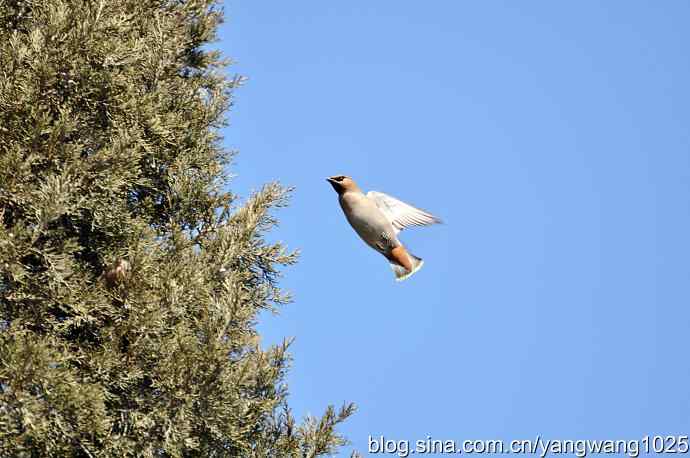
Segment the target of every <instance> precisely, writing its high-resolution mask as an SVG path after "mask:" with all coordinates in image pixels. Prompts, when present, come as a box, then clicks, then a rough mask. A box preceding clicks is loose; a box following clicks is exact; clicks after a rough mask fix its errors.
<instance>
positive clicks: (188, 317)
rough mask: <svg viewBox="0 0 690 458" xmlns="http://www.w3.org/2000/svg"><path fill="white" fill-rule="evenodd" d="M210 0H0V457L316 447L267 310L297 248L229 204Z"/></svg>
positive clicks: (275, 200)
mask: <svg viewBox="0 0 690 458" xmlns="http://www.w3.org/2000/svg"><path fill="white" fill-rule="evenodd" d="M221 19H222V12H221V10H220V9H219V7H218V5H217V4H215V2H214V1H213V0H0V34H1V35H0V38H1V39H0V222H1V224H0V456H17V457H44V456H51V457H69V456H89V457H90V456H94V457H96V456H102V457H110V456H112V457H126V456H156V457H164V456H171V457H182V456H185V457H187V456H189V457H191V456H199V457H215V456H253V457H263V456H277V457H279V456H290V457H293V456H310V457H311V456H318V455H323V454H330V453H334V452H335V451H336V449H337V448H338V446H340V445H342V444H343V443H344V442H345V441H344V439H343V438H342V437H341V436H339V435H338V434H337V432H336V431H335V427H336V426H337V424H338V423H340V422H341V421H342V420H344V419H345V418H347V417H348V416H349V415H350V414H351V413H352V412H353V406H352V405H349V404H347V405H344V406H343V407H342V408H341V409H337V410H336V409H334V408H332V407H329V408H328V409H327V411H326V412H325V414H324V415H323V416H322V417H321V418H311V417H308V418H306V419H305V420H304V421H303V422H302V423H298V424H296V422H295V419H294V418H293V416H292V415H291V413H290V410H289V408H288V406H287V403H286V396H287V391H286V387H285V384H284V377H285V373H286V370H287V368H288V365H289V355H288V353H287V351H286V350H287V346H288V343H287V342H286V343H285V344H283V345H278V346H275V347H272V348H270V349H268V350H265V351H264V350H262V349H261V347H260V346H259V338H258V337H259V336H258V335H257V333H256V330H255V324H256V317H257V313H259V311H261V310H264V309H271V310H275V308H276V307H278V306H280V305H281V304H284V303H286V302H287V301H289V296H288V295H287V294H285V293H284V292H283V291H281V289H280V288H279V287H278V285H277V280H278V277H279V271H280V268H281V266H286V265H289V264H292V263H293V262H295V258H296V256H295V253H293V252H289V251H287V250H286V248H285V247H284V246H283V245H281V244H278V243H276V244H273V243H268V242H267V241H266V240H265V239H264V234H265V232H266V231H267V230H269V229H270V228H271V227H272V226H274V225H275V224H276V221H275V219H274V218H273V217H272V216H271V214H270V213H269V212H270V209H271V208H274V207H280V206H283V205H284V204H285V203H286V198H287V194H288V193H289V190H288V189H285V188H283V187H281V186H280V185H278V184H276V183H273V184H269V185H266V186H265V187H264V188H263V189H262V190H260V191H259V192H257V193H256V194H254V195H253V196H251V198H249V199H248V200H247V201H246V202H245V203H244V205H240V204H239V201H238V200H237V198H236V196H235V195H234V194H231V193H230V192H228V191H227V185H228V176H227V174H226V173H227V172H226V171H227V167H228V165H229V161H230V159H231V156H232V155H231V153H229V152H227V151H225V150H224V149H223V148H222V146H221V144H220V138H219V133H218V129H219V127H221V126H222V125H223V124H224V122H225V120H224V113H225V112H226V110H227V108H228V107H229V105H230V103H231V94H232V90H233V89H234V88H236V87H237V86H238V85H239V84H241V82H242V81H241V79H239V78H234V79H232V78H228V77H227V76H225V74H224V72H223V69H224V67H225V66H226V65H227V62H225V61H224V60H222V59H221V56H220V55H219V54H218V53H217V52H215V51H212V50H210V49H209V47H208V43H209V42H211V41H213V40H214V36H215V31H216V29H217V26H218V24H219V22H220V20H221Z"/></svg>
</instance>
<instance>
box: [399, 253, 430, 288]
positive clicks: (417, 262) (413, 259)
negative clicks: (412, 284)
mask: <svg viewBox="0 0 690 458" xmlns="http://www.w3.org/2000/svg"><path fill="white" fill-rule="evenodd" d="M407 254H408V255H409V257H410V263H411V264H412V270H407V269H406V268H405V267H403V266H401V265H400V264H397V263H394V262H391V269H393V273H395V281H403V280H407V279H408V278H410V277H411V276H412V274H414V273H415V272H417V271H418V270H419V269H421V268H422V266H423V265H424V261H422V258H418V257H417V256H415V255H413V254H412V253H410V252H409V251H408V252H407Z"/></svg>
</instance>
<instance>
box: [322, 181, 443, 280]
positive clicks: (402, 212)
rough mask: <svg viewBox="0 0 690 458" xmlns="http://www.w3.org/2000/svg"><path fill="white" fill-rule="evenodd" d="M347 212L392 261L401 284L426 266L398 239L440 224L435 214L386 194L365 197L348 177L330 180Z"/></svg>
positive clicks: (360, 232) (372, 244)
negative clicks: (404, 232) (405, 233)
mask: <svg viewBox="0 0 690 458" xmlns="http://www.w3.org/2000/svg"><path fill="white" fill-rule="evenodd" d="M326 181H328V182H329V183H330V184H331V186H333V189H335V192H337V193H338V201H339V202H340V206H341V207H342V209H343V213H345V218H347V221H348V222H349V223H350V226H352V228H353V229H354V230H355V232H357V234H358V235H359V236H360V237H361V238H362V240H364V242H366V244H367V245H369V246H370V247H371V248H373V249H374V250H376V251H378V252H379V253H381V254H382V255H383V256H384V257H385V258H386V259H388V262H390V265H391V268H392V269H393V273H395V279H396V280H397V281H402V280H405V279H406V278H409V277H410V276H411V275H412V274H413V273H415V272H417V271H418V270H419V269H421V268H422V265H424V261H422V260H421V258H418V257H417V256H415V255H413V254H412V253H410V252H409V251H407V248H405V246H404V245H403V244H402V243H401V242H400V240H398V233H399V232H400V231H401V230H403V229H405V228H406V227H410V226H428V225H431V224H436V223H440V222H441V220H440V219H438V218H437V217H435V216H434V215H432V214H430V213H427V212H425V211H424V210H420V209H418V208H415V207H413V206H412V205H409V204H406V203H405V202H402V201H400V200H398V199H396V198H394V197H391V196H389V195H386V194H384V193H382V192H376V191H369V192H368V193H367V194H364V193H363V192H362V190H361V189H359V186H357V183H355V182H354V180H353V179H352V178H350V177H348V176H345V175H335V176H332V177H329V178H326Z"/></svg>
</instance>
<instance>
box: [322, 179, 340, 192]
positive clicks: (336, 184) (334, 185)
mask: <svg viewBox="0 0 690 458" xmlns="http://www.w3.org/2000/svg"><path fill="white" fill-rule="evenodd" d="M326 181H328V182H329V183H330V184H331V186H333V189H334V190H335V192H337V193H340V190H341V189H342V186H340V183H338V182H337V181H336V180H335V179H334V178H333V177H328V178H326Z"/></svg>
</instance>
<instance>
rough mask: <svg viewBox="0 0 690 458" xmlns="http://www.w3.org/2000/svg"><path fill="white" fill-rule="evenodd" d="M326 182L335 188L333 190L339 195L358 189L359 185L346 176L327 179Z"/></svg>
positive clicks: (334, 176)
mask: <svg viewBox="0 0 690 458" xmlns="http://www.w3.org/2000/svg"><path fill="white" fill-rule="evenodd" d="M326 181H328V182H329V183H330V184H331V186H333V189H335V192H337V193H338V194H342V193H344V192H345V191H352V190H355V189H357V184H356V183H355V182H354V180H353V179H352V178H350V177H348V176H345V175H333V176H332V177H328V178H326Z"/></svg>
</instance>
